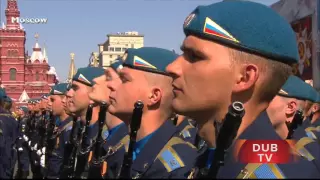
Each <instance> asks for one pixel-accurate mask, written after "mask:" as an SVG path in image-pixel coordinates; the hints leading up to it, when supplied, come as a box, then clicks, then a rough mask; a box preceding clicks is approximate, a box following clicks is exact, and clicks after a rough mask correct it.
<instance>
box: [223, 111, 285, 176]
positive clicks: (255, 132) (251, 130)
mask: <svg viewBox="0 0 320 180" xmlns="http://www.w3.org/2000/svg"><path fill="white" fill-rule="evenodd" d="M238 139H245V140H271V139H272V140H280V139H281V138H280V136H279V135H278V134H277V133H276V131H275V130H274V128H273V126H272V124H271V121H270V119H269V117H268V114H267V112H266V111H263V112H262V113H260V115H259V116H258V117H257V119H255V120H254V121H253V122H252V123H251V125H249V126H248V127H247V128H246V129H245V130H244V131H243V133H242V134H241V135H240V136H239V138H238ZM235 147H236V146H235V144H233V145H232V146H231V147H230V148H229V149H228V151H227V153H226V156H225V166H222V167H221V168H220V170H219V173H218V176H217V178H218V179H219V178H223V177H226V176H227V177H237V175H238V174H239V172H240V171H241V170H242V169H243V168H244V167H245V165H246V164H243V163H237V162H236V160H235V158H234V155H233V152H234V148H235ZM230 167H232V168H230Z"/></svg>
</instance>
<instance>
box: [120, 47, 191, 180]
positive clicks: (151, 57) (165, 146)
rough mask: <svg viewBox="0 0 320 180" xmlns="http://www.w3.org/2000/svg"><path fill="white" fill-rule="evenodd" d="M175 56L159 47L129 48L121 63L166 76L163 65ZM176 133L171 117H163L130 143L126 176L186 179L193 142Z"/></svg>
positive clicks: (178, 131) (189, 168)
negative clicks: (156, 125)
mask: <svg viewBox="0 0 320 180" xmlns="http://www.w3.org/2000/svg"><path fill="white" fill-rule="evenodd" d="M176 58H177V55H176V54H175V53H173V52H172V51H168V50H165V49H161V48H153V47H143V48H139V49H133V48H129V49H128V50H127V51H126V53H125V55H124V57H123V59H122V62H123V66H124V67H128V68H132V69H136V70H140V71H143V72H145V73H156V74H161V75H168V74H167V73H166V72H165V68H166V66H167V65H168V64H169V63H171V62H172V61H173V60H175V59H176ZM140 130H141V129H140ZM180 132H181V130H179V129H178V128H177V127H176V126H174V125H173V123H172V122H171V120H166V121H165V122H164V123H163V124H162V125H161V126H160V127H159V128H158V129H157V130H155V131H154V132H153V133H151V134H149V135H147V136H145V137H143V138H142V139H140V140H139V141H137V142H136V143H135V146H133V152H132V153H133V154H132V157H133V162H132V165H131V173H130V176H131V177H132V178H186V177H187V174H188V172H189V171H190V170H191V168H192V165H193V163H194V162H195V159H196V156H197V149H196V147H195V146H194V145H193V144H191V143H189V142H186V141H184V139H183V137H181V136H180ZM128 153H131V152H130V151H129V152H128Z"/></svg>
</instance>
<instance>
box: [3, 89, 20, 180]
mask: <svg viewBox="0 0 320 180" xmlns="http://www.w3.org/2000/svg"><path fill="white" fill-rule="evenodd" d="M6 99H7V95H6V93H5V91H4V89H2V88H1V89H0V136H1V137H0V139H1V141H2V142H1V143H3V144H1V147H0V148H1V150H0V153H1V155H0V156H1V166H3V167H1V168H0V170H1V172H0V175H1V177H0V178H3V179H12V178H13V171H14V166H15V161H16V155H15V153H16V150H15V143H16V140H17V138H18V123H17V121H16V120H15V118H14V117H13V116H12V114H11V112H9V111H8V110H6V109H4V102H5V101H6Z"/></svg>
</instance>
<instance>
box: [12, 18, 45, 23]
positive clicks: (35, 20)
mask: <svg viewBox="0 0 320 180" xmlns="http://www.w3.org/2000/svg"><path fill="white" fill-rule="evenodd" d="M11 22H12V23H21V24H46V23H47V22H48V19H47V18H23V17H12V18H11Z"/></svg>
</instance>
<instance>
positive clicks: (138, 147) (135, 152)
mask: <svg viewBox="0 0 320 180" xmlns="http://www.w3.org/2000/svg"><path fill="white" fill-rule="evenodd" d="M155 133H156V131H154V132H153V133H151V134H149V135H147V136H146V137H144V138H142V139H140V140H139V141H137V142H136V144H135V145H134V147H133V158H132V159H133V160H135V159H136V158H137V156H138V155H139V154H140V152H141V151H142V149H143V147H144V146H145V145H146V143H147V142H148V141H149V139H150V138H151V137H152V136H153V135H154V134H155Z"/></svg>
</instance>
